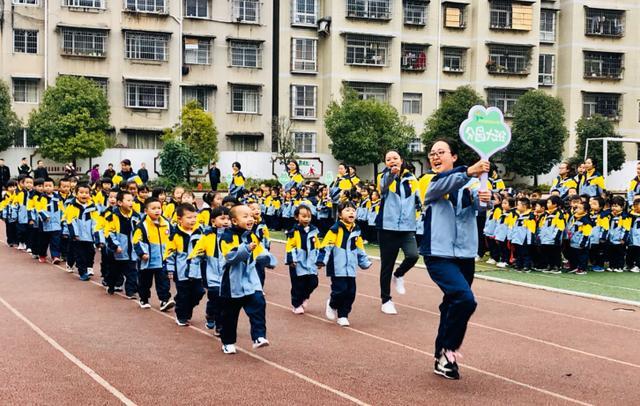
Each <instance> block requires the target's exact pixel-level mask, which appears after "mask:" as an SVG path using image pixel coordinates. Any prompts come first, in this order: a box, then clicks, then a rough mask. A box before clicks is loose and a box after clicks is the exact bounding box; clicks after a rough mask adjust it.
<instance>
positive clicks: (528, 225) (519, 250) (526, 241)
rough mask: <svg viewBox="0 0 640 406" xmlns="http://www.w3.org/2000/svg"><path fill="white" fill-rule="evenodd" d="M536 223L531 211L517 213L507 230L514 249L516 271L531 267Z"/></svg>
mask: <svg viewBox="0 0 640 406" xmlns="http://www.w3.org/2000/svg"><path fill="white" fill-rule="evenodd" d="M536 228H537V222H536V219H535V215H534V214H533V212H532V211H531V210H527V211H525V212H524V213H518V214H517V217H516V219H515V222H514V223H513V224H512V226H511V229H510V230H509V240H510V241H511V244H513V246H514V247H515V259H516V268H517V269H523V268H524V269H530V268H531V267H532V265H533V263H532V258H531V245H533V237H534V235H535V234H536Z"/></svg>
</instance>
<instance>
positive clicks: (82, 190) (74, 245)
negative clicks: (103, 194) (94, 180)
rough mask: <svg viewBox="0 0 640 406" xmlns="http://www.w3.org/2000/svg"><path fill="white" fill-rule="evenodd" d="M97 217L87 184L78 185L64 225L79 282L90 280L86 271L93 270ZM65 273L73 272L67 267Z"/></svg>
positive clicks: (67, 210)
mask: <svg viewBox="0 0 640 406" xmlns="http://www.w3.org/2000/svg"><path fill="white" fill-rule="evenodd" d="M98 216H99V213H98V208H97V207H96V205H95V204H93V202H92V201H91V187H90V186H89V184H87V183H78V184H77V186H76V197H75V199H74V200H73V203H71V204H69V205H68V206H67V208H66V209H65V211H64V224H65V227H66V229H67V233H68V236H69V251H70V256H72V257H73V258H74V260H75V263H76V267H77V268H78V274H79V275H80V280H81V281H88V280H89V279H91V275H90V274H89V273H88V272H87V270H88V269H89V268H93V261H94V257H95V248H94V245H93V244H94V231H95V228H96V222H97V221H98ZM67 272H73V270H72V269H71V270H70V269H69V268H68V267H67Z"/></svg>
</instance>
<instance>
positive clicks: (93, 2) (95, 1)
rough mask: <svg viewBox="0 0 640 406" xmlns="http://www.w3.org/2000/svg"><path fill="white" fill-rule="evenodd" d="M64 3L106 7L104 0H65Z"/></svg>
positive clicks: (70, 5)
mask: <svg viewBox="0 0 640 406" xmlns="http://www.w3.org/2000/svg"><path fill="white" fill-rule="evenodd" d="M62 4H63V5H64V6H66V7H77V8H104V3H103V1H102V0H63V2H62Z"/></svg>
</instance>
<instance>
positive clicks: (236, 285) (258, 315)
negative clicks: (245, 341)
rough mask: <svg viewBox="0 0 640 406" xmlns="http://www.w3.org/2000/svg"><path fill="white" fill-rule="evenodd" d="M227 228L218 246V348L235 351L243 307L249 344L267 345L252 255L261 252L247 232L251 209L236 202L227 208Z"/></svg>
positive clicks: (254, 256)
mask: <svg viewBox="0 0 640 406" xmlns="http://www.w3.org/2000/svg"><path fill="white" fill-rule="evenodd" d="M230 217H231V224H232V226H231V228H230V229H228V230H226V231H225V233H224V235H223V236H222V238H221V242H220V249H221V252H222V255H223V256H224V260H225V264H224V270H223V274H222V281H221V284H220V297H221V305H222V309H223V310H222V330H221V332H220V338H221V340H222V352H224V353H225V354H235V353H236V347H235V343H236V338H237V335H236V334H237V328H238V316H239V315H240V310H241V309H244V311H245V313H246V314H247V317H248V318H249V323H250V324H251V339H252V340H253V348H260V347H263V346H267V345H269V341H268V340H267V326H266V316H265V308H266V301H265V299H264V295H263V293H262V285H261V284H260V278H259V277H258V272H257V271H256V258H257V257H259V256H260V255H261V254H263V250H264V248H263V247H262V246H261V245H260V243H259V241H258V238H257V236H256V235H255V234H254V233H252V232H251V230H252V229H253V225H254V223H255V219H254V217H253V214H252V211H251V209H250V208H249V207H248V206H246V205H238V206H235V207H233V208H232V209H231V211H230Z"/></svg>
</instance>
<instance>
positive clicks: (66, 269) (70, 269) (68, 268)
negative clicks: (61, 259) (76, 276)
mask: <svg viewBox="0 0 640 406" xmlns="http://www.w3.org/2000/svg"><path fill="white" fill-rule="evenodd" d="M64 270H65V271H67V273H73V267H72V266H69V265H67V266H66V267H65V269H64Z"/></svg>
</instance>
